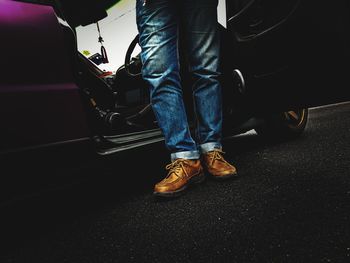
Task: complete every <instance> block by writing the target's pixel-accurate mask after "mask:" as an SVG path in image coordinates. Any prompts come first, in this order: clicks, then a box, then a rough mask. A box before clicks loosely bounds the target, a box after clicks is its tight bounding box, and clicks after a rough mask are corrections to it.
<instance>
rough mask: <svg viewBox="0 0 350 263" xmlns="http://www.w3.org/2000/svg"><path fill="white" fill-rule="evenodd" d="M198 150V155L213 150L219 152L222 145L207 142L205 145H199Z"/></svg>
mask: <svg viewBox="0 0 350 263" xmlns="http://www.w3.org/2000/svg"><path fill="white" fill-rule="evenodd" d="M198 148H199V150H200V153H207V152H210V151H213V150H215V149H219V150H221V149H222V145H221V143H219V142H207V143H203V144H200V145H199V146H198Z"/></svg>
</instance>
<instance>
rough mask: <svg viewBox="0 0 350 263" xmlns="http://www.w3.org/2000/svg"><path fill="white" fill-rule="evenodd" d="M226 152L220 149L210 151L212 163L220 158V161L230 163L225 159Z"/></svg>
mask: <svg viewBox="0 0 350 263" xmlns="http://www.w3.org/2000/svg"><path fill="white" fill-rule="evenodd" d="M224 153H225V152H224V151H222V150H220V149H217V150H214V151H210V152H208V155H209V157H210V158H211V160H210V162H211V163H210V165H213V164H214V162H215V161H216V160H220V161H222V162H224V163H227V164H229V163H228V162H227V161H226V160H225V159H224V157H223V156H222V154H224Z"/></svg>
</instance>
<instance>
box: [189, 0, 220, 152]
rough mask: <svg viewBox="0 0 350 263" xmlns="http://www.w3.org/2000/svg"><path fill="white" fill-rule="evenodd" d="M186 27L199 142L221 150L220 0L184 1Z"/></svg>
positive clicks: (207, 147) (204, 145)
mask: <svg viewBox="0 0 350 263" xmlns="http://www.w3.org/2000/svg"><path fill="white" fill-rule="evenodd" d="M183 2H184V3H183V4H184V8H183V10H184V11H183V12H184V15H183V19H184V21H183V24H184V30H185V35H184V36H185V40H186V49H187V50H186V53H187V54H188V62H189V70H190V73H191V75H192V76H193V81H194V82H193V87H192V89H193V98H194V107H195V113H196V118H197V127H196V139H197V143H198V144H199V145H201V146H202V147H205V148H206V150H211V149H213V148H214V147H216V148H221V130H222V97H221V86H220V82H219V76H220V69H219V68H220V33H219V28H218V25H217V4H218V0H191V1H183Z"/></svg>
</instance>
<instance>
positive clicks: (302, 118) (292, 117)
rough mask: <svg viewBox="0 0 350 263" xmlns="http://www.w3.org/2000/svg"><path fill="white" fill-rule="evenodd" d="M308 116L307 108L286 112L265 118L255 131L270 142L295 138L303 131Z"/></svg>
mask: <svg viewBox="0 0 350 263" xmlns="http://www.w3.org/2000/svg"><path fill="white" fill-rule="evenodd" d="M308 115H309V111H308V109H307V108H304V109H296V110H290V111H286V112H283V113H280V114H277V115H274V116H270V117H268V118H266V119H265V122H264V124H263V125H261V126H259V127H256V128H255V131H256V132H257V134H259V135H261V136H263V137H265V138H268V139H272V140H280V139H292V138H296V137H298V136H299V135H301V134H302V133H303V131H304V130H305V127H306V123H307V119H308Z"/></svg>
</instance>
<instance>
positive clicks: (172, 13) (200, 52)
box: [136, 0, 222, 160]
mask: <svg viewBox="0 0 350 263" xmlns="http://www.w3.org/2000/svg"><path fill="white" fill-rule="evenodd" d="M136 1H137V2H136V18H137V27H138V31H139V35H140V46H141V50H142V51H141V61H142V63H143V68H142V76H143V78H144V80H145V81H146V82H147V83H148V84H149V86H150V98H151V104H152V108H153V111H154V113H155V116H156V119H157V121H158V125H159V127H160V129H161V130H162V133H163V135H164V137H165V144H166V147H167V148H168V150H169V151H170V152H171V159H172V160H174V159H177V158H185V159H198V158H199V157H200V153H203V152H207V151H211V150H213V149H215V148H221V137H222V135H221V133H222V95H221V86H220V82H219V76H220V72H219V63H220V61H219V58H220V33H219V28H218V23H217V4H218V0H147V1H146V4H144V0H136ZM180 25H181V27H180ZM180 28H181V29H180ZM179 29H180V30H182V31H181V33H182V34H183V35H184V39H185V45H184V46H185V52H186V55H187V57H188V67H189V72H190V74H191V76H192V77H193V79H194V81H193V83H194V84H193V87H192V95H193V101H194V112H195V117H196V133H195V138H192V136H191V133H190V129H189V125H188V120H187V116H186V110H185V105H184V101H183V92H182V87H181V77H180V63H179V45H178V44H179V43H178V39H179V38H178V36H179Z"/></svg>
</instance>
